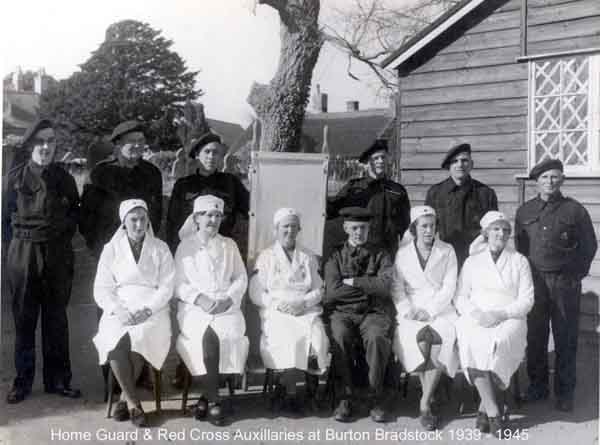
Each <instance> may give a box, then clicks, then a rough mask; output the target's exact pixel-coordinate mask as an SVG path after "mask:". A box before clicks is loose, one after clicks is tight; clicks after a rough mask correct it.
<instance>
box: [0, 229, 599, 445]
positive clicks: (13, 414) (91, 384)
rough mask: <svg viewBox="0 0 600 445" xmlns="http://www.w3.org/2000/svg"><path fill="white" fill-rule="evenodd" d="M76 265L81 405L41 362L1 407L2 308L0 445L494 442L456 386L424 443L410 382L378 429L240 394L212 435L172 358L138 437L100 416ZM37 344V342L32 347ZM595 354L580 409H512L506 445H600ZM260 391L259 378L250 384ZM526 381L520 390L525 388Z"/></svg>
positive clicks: (8, 323) (89, 316)
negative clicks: (58, 391) (276, 408)
mask: <svg viewBox="0 0 600 445" xmlns="http://www.w3.org/2000/svg"><path fill="white" fill-rule="evenodd" d="M75 245H76V251H77V262H76V277H75V282H74V288H73V294H72V299H71V304H70V307H69V320H70V330H71V340H70V341H71V354H72V355H71V360H72V368H73V374H74V378H73V386H74V387H77V388H81V390H82V391H83V393H84V396H83V397H82V398H81V399H79V400H68V399H63V398H59V397H56V396H50V395H47V394H44V392H43V387H42V384H41V378H40V376H41V356H40V355H38V357H39V358H38V363H37V365H38V373H37V378H36V383H35V386H34V388H33V393H32V394H31V396H30V397H28V398H27V399H26V400H25V401H24V402H22V403H20V404H17V405H7V404H5V402H4V399H5V396H6V393H7V392H8V390H9V388H10V384H11V382H12V378H13V376H14V368H13V357H12V356H13V341H14V327H13V325H12V320H11V316H10V310H9V309H10V308H9V304H8V303H9V302H7V301H6V299H3V301H2V357H1V358H2V367H1V372H0V397H2V399H1V400H0V445H30V444H31V445H34V444H35V445H37V444H50V443H52V444H57V443H64V444H81V443H90V444H97V443H98V444H100V443H101V444H107V443H111V444H130V445H133V444H157V443H173V444H192V443H194V444H196V443H198V444H201V443H206V444H208V443H239V444H244V443H247V444H278V443H336V444H338V443H339V444H363V443H381V444H387V443H398V442H404V443H415V444H421V443H422V444H425V443H434V442H437V443H443V444H446V443H482V444H486V443H497V439H495V438H493V437H490V436H486V435H484V436H481V437H480V436H478V435H477V434H476V431H475V430H474V428H473V427H474V423H475V414H476V412H475V411H476V409H475V406H474V403H473V402H472V397H471V392H470V389H469V388H468V387H467V386H465V385H463V384H462V380H461V378H457V379H456V381H455V383H454V385H453V387H452V390H451V391H450V395H451V397H450V399H449V400H445V401H444V403H443V408H442V417H443V424H442V427H441V430H440V431H439V432H438V433H437V435H436V434H430V435H429V436H427V435H426V434H425V432H424V430H423V429H422V428H421V427H420V425H419V421H418V419H417V413H418V400H419V394H418V389H417V387H416V382H415V381H413V380H411V381H410V382H409V385H408V393H407V396H406V398H405V397H403V394H402V393H401V392H400V391H396V390H390V393H389V401H388V405H389V408H390V415H389V420H388V422H386V423H385V424H375V423H373V422H372V421H371V420H370V418H369V416H368V401H366V400H362V403H360V406H359V409H358V412H357V413H356V416H355V420H354V421H353V422H351V423H347V424H340V423H337V422H335V421H334V420H333V419H332V418H331V409H330V408H329V407H328V406H323V407H322V409H321V410H320V411H319V412H317V413H313V414H310V415H307V416H297V417H289V416H286V415H285V414H280V415H276V414H275V413H273V412H271V410H270V409H269V407H268V404H267V403H266V402H265V400H264V399H263V397H262V395H261V388H260V386H256V387H253V388H251V389H252V391H251V393H250V394H242V393H241V392H240V391H238V393H237V394H236V395H235V396H234V399H233V402H232V410H233V412H232V415H231V419H230V423H229V424H228V425H227V426H225V427H215V426H212V425H211V424H209V423H207V422H204V421H201V422H199V421H196V420H195V419H193V418H192V417H189V416H187V417H186V416H183V415H182V414H181V411H180V405H181V401H180V400H181V394H180V393H179V392H177V391H176V390H174V389H173V388H171V387H170V385H169V384H168V380H169V378H170V377H171V376H172V375H173V368H174V366H175V363H176V358H175V357H174V356H173V354H171V355H170V358H169V360H168V362H167V364H166V369H165V370H164V371H163V390H164V391H163V396H162V398H163V412H162V415H161V416H157V415H156V414H155V413H154V412H153V411H154V403H153V400H152V395H151V393H150V392H144V393H143V394H144V407H145V409H146V411H147V412H149V413H150V418H151V422H152V427H151V428H148V429H140V430H136V429H135V428H134V427H133V426H132V425H131V424H130V423H129V422H124V423H118V422H115V421H114V420H112V419H107V418H106V416H105V411H106V405H105V404H104V403H103V402H102V396H103V381H102V377H101V373H100V370H99V368H98V364H97V354H96V351H95V348H94V346H93V344H92V341H91V340H92V337H93V336H94V334H95V333H96V329H97V319H96V307H95V305H94V303H93V300H92V297H91V286H92V281H91V277H92V275H93V271H94V265H93V261H91V259H90V258H89V256H88V255H87V252H86V251H85V249H84V247H83V245H82V243H81V240H80V239H78V240H76V243H75ZM38 344H39V342H38ZM598 356H599V354H598V346H597V341H596V340H595V339H589V338H583V339H582V341H581V345H580V350H579V353H578V384H577V385H578V386H577V391H576V407H575V410H574V412H572V413H568V414H565V413H562V412H559V411H556V410H555V409H554V408H553V405H554V400H553V399H552V398H550V399H549V400H547V401H544V402H540V403H536V404H530V405H524V406H522V407H520V408H517V407H513V409H512V414H511V421H510V428H511V430H512V432H513V438H512V439H511V440H510V441H509V442H511V443H518V442H522V443H529V444H544V445H545V444H573V445H575V444H577V445H580V444H582V445H587V444H590V445H592V444H597V443H598V435H599V433H598V406H599V397H598V380H599V367H598ZM255 382H256V383H258V384H260V383H261V377H260V376H255ZM526 384H527V382H526V377H525V376H522V378H521V388H522V389H525V388H526ZM461 400H463V401H465V402H466V411H465V412H464V414H462V415H461V414H459V411H458V404H459V403H460V401H461Z"/></svg>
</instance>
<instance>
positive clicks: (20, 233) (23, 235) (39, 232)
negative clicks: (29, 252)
mask: <svg viewBox="0 0 600 445" xmlns="http://www.w3.org/2000/svg"><path fill="white" fill-rule="evenodd" d="M12 234H13V237H14V238H16V239H20V240H25V241H32V242H34V243H42V242H45V241H50V240H51V239H53V238H56V232H55V231H54V230H53V229H52V228H50V227H13V229H12Z"/></svg>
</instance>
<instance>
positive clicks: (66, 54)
mask: <svg viewBox="0 0 600 445" xmlns="http://www.w3.org/2000/svg"><path fill="white" fill-rule="evenodd" d="M351 1H352V0H322V15H326V14H327V8H328V7H331V6H332V3H334V4H344V2H346V4H345V6H347V4H348V2H351ZM251 3H252V0H168V1H165V0H103V1H82V0H52V1H47V0H31V1H27V2H25V1H23V2H18V1H10V2H4V1H3V2H2V5H1V6H0V17H1V18H0V21H1V22H0V48H1V59H0V70H1V72H2V76H3V77H4V75H6V74H8V73H10V72H11V71H14V70H15V68H16V67H17V66H20V67H21V69H22V70H24V71H25V70H28V69H38V68H40V67H43V68H44V69H45V70H46V73H47V74H49V75H51V76H53V77H55V78H56V79H64V78H66V77H69V76H70V75H71V74H72V73H73V72H74V71H76V70H78V65H79V64H81V63H83V62H84V61H85V60H86V59H87V58H88V57H89V56H90V53H91V52H92V51H93V50H95V49H96V48H98V46H99V45H100V43H101V42H102V41H103V40H104V33H105V31H106V28H107V27H108V26H109V25H111V24H112V23H115V22H117V21H120V20H125V19H134V20H139V21H143V22H147V23H148V24H149V25H150V26H152V27H153V28H155V29H159V30H162V34H163V36H164V37H166V38H168V39H171V40H173V42H174V44H173V47H172V49H173V50H174V51H176V52H177V53H178V54H179V55H180V56H181V57H182V58H183V59H184V60H185V61H186V63H187V67H188V68H189V69H190V70H199V71H200V73H199V75H198V77H197V87H199V88H201V89H202V90H203V91H204V92H205V95H204V96H202V97H201V99H200V101H201V102H203V103H204V105H205V110H206V113H207V116H208V117H209V118H213V119H220V120H224V121H229V122H236V123H239V124H241V125H243V126H244V127H245V126H246V125H248V124H249V123H250V122H251V120H252V109H251V108H250V106H249V105H248V104H247V103H246V98H247V96H248V93H249V91H250V86H251V85H252V82H254V81H256V82H259V83H268V82H269V81H270V80H271V78H272V77H273V75H274V73H275V70H276V67H277V60H278V55H279V46H280V44H279V17H278V15H277V13H276V12H275V10H273V9H272V8H270V7H268V6H265V5H258V6H257V7H256V9H255V14H254V15H253V14H252V12H251V9H252V8H251V7H249V6H248V5H249V4H251ZM353 66H357V65H356V64H355V65H353ZM346 68H347V56H345V55H343V54H342V53H340V52H339V51H338V50H336V49H334V48H333V47H331V46H329V45H328V44H326V45H325V46H324V48H323V49H322V50H321V54H320V57H319V61H318V63H317V66H316V67H315V70H314V73H313V86H314V85H315V84H316V83H319V84H320V88H321V91H322V92H325V93H327V94H328V95H329V98H328V99H329V111H344V110H345V103H346V101H350V100H358V101H359V102H360V108H361V109H366V108H374V107H386V106H388V103H387V100H386V99H383V98H381V97H379V98H378V96H377V91H376V89H375V88H374V87H373V82H372V80H371V82H368V81H367V80H366V79H368V76H367V73H368V70H367V69H366V68H363V69H360V68H359V69H357V70H356V73H358V74H359V76H360V77H361V79H365V80H364V81H361V82H359V81H356V80H353V79H351V78H350V77H349V76H348V75H347V74H346Z"/></svg>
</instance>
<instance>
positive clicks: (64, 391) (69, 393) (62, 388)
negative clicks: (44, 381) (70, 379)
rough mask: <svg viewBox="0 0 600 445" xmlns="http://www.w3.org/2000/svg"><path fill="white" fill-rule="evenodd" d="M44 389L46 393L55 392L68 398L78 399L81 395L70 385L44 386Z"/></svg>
mask: <svg viewBox="0 0 600 445" xmlns="http://www.w3.org/2000/svg"><path fill="white" fill-rule="evenodd" d="M44 391H45V392H46V393H47V394H56V395H58V396H62V397H67V398H69V399H78V398H80V397H81V391H80V390H78V389H73V388H71V386H70V385H57V386H50V385H46V386H44Z"/></svg>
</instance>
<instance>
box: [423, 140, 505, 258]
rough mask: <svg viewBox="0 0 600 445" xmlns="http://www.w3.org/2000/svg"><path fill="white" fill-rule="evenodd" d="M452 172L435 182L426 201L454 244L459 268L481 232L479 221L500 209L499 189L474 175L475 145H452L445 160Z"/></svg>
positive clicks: (442, 232) (443, 235)
mask: <svg viewBox="0 0 600 445" xmlns="http://www.w3.org/2000/svg"><path fill="white" fill-rule="evenodd" d="M442 168H444V169H446V170H448V172H449V174H450V176H449V177H448V178H447V179H445V180H444V181H442V182H440V183H438V184H435V185H432V186H431V188H430V189H429V190H428V191H427V196H426V197H425V205H428V206H430V207H433V209H434V210H435V212H436V213H437V215H438V223H439V232H438V233H439V237H440V239H441V240H442V241H445V242H447V243H449V244H451V245H452V247H454V251H455V252H456V258H457V260H458V267H459V270H460V268H461V267H462V264H463V263H464V262H465V260H466V259H467V257H468V256H469V245H470V244H471V243H472V242H473V240H474V239H475V238H477V236H478V235H479V233H480V231H481V227H480V226H479V221H480V220H481V218H482V217H483V215H485V214H486V213H487V212H488V211H489V210H498V198H497V197H496V193H495V192H494V190H492V189H491V188H490V187H488V186H487V185H485V184H483V183H481V182H479V181H477V180H476V179H473V178H471V170H472V169H473V160H472V158H471V146H470V145H469V144H466V143H461V144H458V145H455V146H454V147H452V148H451V149H450V150H448V152H447V153H446V156H444V159H443V160H442Z"/></svg>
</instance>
